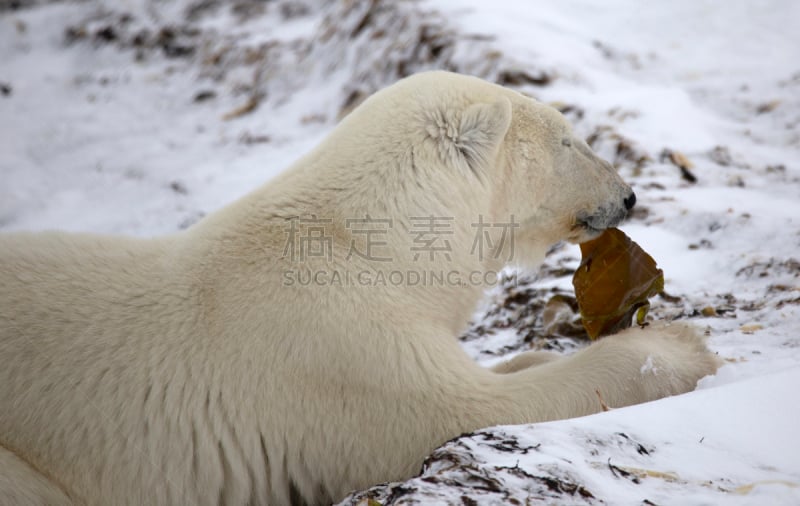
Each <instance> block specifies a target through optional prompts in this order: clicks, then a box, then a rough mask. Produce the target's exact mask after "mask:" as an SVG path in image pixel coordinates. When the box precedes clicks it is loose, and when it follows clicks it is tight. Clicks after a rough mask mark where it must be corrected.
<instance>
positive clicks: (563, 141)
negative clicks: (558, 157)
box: [561, 137, 572, 148]
mask: <svg viewBox="0 0 800 506" xmlns="http://www.w3.org/2000/svg"><path fill="white" fill-rule="evenodd" d="M561 144H563V145H564V146H566V147H568V148H569V147H572V139H570V138H569V137H564V138H563V139H561Z"/></svg>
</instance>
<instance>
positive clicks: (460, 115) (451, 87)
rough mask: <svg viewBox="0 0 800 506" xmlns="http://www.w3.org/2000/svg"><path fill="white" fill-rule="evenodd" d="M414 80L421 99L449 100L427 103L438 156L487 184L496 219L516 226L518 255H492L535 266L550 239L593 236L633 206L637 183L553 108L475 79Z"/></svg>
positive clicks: (446, 75)
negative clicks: (625, 178)
mask: <svg viewBox="0 0 800 506" xmlns="http://www.w3.org/2000/svg"><path fill="white" fill-rule="evenodd" d="M415 78H417V79H419V80H420V81H424V82H425V85H424V86H425V90H426V91H425V92H424V93H422V92H418V96H420V97H421V98H420V100H422V101H426V102H428V104H432V103H439V104H445V105H440V106H439V108H438V109H437V108H436V107H435V106H430V105H429V106H426V108H427V110H428V111H431V110H432V111H433V112H432V113H431V112H428V114H427V116H428V120H427V124H426V133H427V136H428V139H429V140H433V141H434V143H435V144H436V146H437V150H438V152H439V158H440V159H441V160H443V161H444V163H445V164H446V165H449V166H450V169H451V170H452V169H453V168H454V167H455V168H456V170H458V171H459V172H461V173H464V174H467V177H468V178H469V177H473V176H474V180H476V181H475V182H476V183H478V184H480V185H483V186H485V187H487V188H488V191H489V193H490V197H489V199H490V205H489V207H490V219H491V220H492V222H493V223H507V224H509V225H511V224H513V227H514V234H515V241H514V243H513V247H514V251H513V254H511V255H509V254H507V252H502V253H501V254H499V255H491V257H495V258H497V257H499V258H506V259H509V257H512V256H513V258H510V263H515V264H520V265H525V266H532V265H537V264H538V263H539V262H541V260H542V258H543V256H544V253H545V252H546V249H547V248H548V247H549V246H551V245H552V244H555V243H557V242H559V241H563V240H566V241H570V242H573V243H580V242H584V241H587V240H589V239H593V238H595V237H597V236H598V235H599V234H600V233H601V232H602V231H603V230H605V229H607V228H610V227H614V226H616V225H618V224H619V223H620V221H622V219H623V218H625V216H626V214H627V212H628V211H629V210H630V209H631V208H632V207H633V205H634V204H635V202H636V197H635V195H634V193H633V191H632V190H631V187H630V186H628V185H627V184H626V183H625V182H624V181H623V180H622V178H621V177H620V176H619V175H618V174H617V172H616V170H615V169H614V167H613V166H612V165H611V164H610V163H608V162H607V161H605V160H603V159H602V158H600V157H598V156H597V155H595V154H594V153H593V152H592V150H591V149H590V148H589V146H588V145H587V144H586V142H585V141H583V140H582V139H580V138H578V137H576V136H575V134H574V133H573V131H572V126H571V125H570V123H569V122H568V121H567V120H566V118H565V117H564V116H563V115H562V114H561V113H560V112H559V111H557V110H556V109H554V108H553V107H550V106H548V105H545V104H543V103H541V102H538V101H536V100H534V99H532V98H529V97H527V96H524V95H522V94H520V93H518V92H516V91H513V90H509V89H507V88H504V87H501V86H497V85H494V84H490V83H488V82H485V81H482V80H480V79H477V78H472V77H467V76H460V75H457V74H449V73H444V72H434V73H429V74H427V75H418V76H415ZM412 79H414V78H412ZM417 89H419V85H418V86H417ZM436 94H439V98H438V99H437V98H435V96H436ZM423 95H425V96H426V98H427V97H428V96H430V97H434V98H433V100H431V101H428V100H425V99H423V98H422V97H423ZM454 105H455V106H454ZM451 176H452V174H451ZM453 188H456V185H454V186H453ZM509 246H510V244H509V243H508V242H506V243H504V244H503V247H509Z"/></svg>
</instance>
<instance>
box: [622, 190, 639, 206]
mask: <svg viewBox="0 0 800 506" xmlns="http://www.w3.org/2000/svg"><path fill="white" fill-rule="evenodd" d="M622 202H624V203H625V209H627V210H628V211H630V210H631V209H633V206H635V205H636V194H635V193H633V192H631V194H630V195H629V196H628V198H626V199H625V200H623V201H622Z"/></svg>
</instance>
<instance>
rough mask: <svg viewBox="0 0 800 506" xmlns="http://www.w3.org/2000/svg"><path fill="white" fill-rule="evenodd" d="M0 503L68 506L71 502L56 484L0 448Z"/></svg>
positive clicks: (14, 455)
mask: <svg viewBox="0 0 800 506" xmlns="http://www.w3.org/2000/svg"><path fill="white" fill-rule="evenodd" d="M0 504H24V505H26V506H71V505H72V504H73V502H72V500H71V499H70V498H69V497H68V496H67V494H65V493H64V491H63V490H61V488H60V487H59V486H58V485H56V484H55V483H53V482H52V481H51V480H49V479H47V478H46V477H45V476H44V475H43V474H41V473H40V472H38V471H37V470H36V469H34V468H33V467H31V466H30V465H29V464H28V463H27V462H25V461H24V460H22V459H21V458H19V457H17V455H16V454H14V453H12V452H10V451H9V450H7V449H5V448H3V447H2V446H0Z"/></svg>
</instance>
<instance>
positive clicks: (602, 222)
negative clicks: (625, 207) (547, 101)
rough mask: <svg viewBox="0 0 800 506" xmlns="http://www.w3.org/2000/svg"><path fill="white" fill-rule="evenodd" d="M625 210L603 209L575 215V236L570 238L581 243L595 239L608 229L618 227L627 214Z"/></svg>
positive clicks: (573, 228)
mask: <svg viewBox="0 0 800 506" xmlns="http://www.w3.org/2000/svg"><path fill="white" fill-rule="evenodd" d="M626 214H627V213H626V212H625V211H621V212H608V211H607V210H605V209H601V210H600V211H598V212H596V213H592V214H589V213H580V214H578V215H577V216H576V217H575V224H574V225H573V226H572V232H573V233H574V237H570V240H572V241H574V242H577V243H581V242H585V241H590V240H592V239H595V238H596V237H598V236H599V235H600V234H602V233H603V232H604V231H605V230H606V229H609V228H613V227H616V226H617V225H619V224H620V223H621V222H622V220H624V219H625V216H626Z"/></svg>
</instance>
